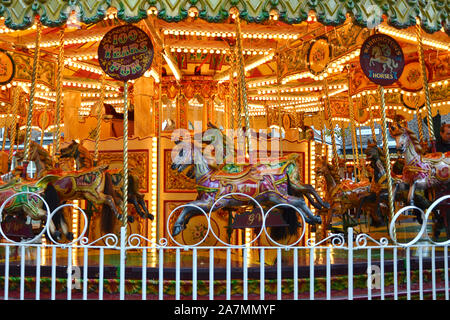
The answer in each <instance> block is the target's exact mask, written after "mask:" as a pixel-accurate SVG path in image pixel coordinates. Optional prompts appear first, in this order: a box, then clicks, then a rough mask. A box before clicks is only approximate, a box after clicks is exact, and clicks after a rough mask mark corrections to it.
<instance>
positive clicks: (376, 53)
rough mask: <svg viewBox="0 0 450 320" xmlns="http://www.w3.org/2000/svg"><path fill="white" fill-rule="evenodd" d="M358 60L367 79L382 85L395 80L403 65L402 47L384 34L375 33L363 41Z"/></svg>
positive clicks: (398, 76) (399, 74)
mask: <svg viewBox="0 0 450 320" xmlns="http://www.w3.org/2000/svg"><path fill="white" fill-rule="evenodd" d="M359 62H360V64H361V68H362V70H363V71H364V74H365V75H366V76H367V77H368V78H369V80H370V81H372V82H374V83H376V84H379V85H382V86H387V85H391V84H393V83H394V82H396V81H397V80H398V79H399V78H400V76H401V74H402V72H403V68H404V66H405V58H404V56H403V51H402V48H401V47H400V45H399V44H398V43H397V42H396V41H395V40H394V39H393V38H391V37H389V36H387V35H384V34H375V35H373V36H370V37H369V38H367V40H366V41H364V43H363V44H362V47H361V54H360V56H359Z"/></svg>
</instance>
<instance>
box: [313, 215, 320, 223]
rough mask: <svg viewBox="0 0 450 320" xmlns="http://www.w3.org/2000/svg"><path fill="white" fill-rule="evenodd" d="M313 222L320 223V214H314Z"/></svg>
mask: <svg viewBox="0 0 450 320" xmlns="http://www.w3.org/2000/svg"><path fill="white" fill-rule="evenodd" d="M313 222H314V223H315V224H321V223H322V218H321V217H320V216H314V217H313Z"/></svg>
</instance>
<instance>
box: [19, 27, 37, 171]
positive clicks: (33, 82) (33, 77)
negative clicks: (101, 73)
mask: <svg viewBox="0 0 450 320" xmlns="http://www.w3.org/2000/svg"><path fill="white" fill-rule="evenodd" d="M36 27H37V28H36V40H35V46H34V57H33V69H32V73H31V88H30V98H29V104H28V113H27V126H26V134H25V144H24V152H23V155H24V162H25V163H28V158H29V152H30V140H31V121H32V119H33V103H34V94H35V91H36V80H37V75H38V73H39V53H40V42H41V21H40V20H39V19H37V21H36ZM24 167H25V170H26V165H25V166H24Z"/></svg>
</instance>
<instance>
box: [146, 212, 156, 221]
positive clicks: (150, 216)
mask: <svg viewBox="0 0 450 320" xmlns="http://www.w3.org/2000/svg"><path fill="white" fill-rule="evenodd" d="M147 218H149V219H150V220H152V221H153V220H155V216H154V215H152V214H148V215H147Z"/></svg>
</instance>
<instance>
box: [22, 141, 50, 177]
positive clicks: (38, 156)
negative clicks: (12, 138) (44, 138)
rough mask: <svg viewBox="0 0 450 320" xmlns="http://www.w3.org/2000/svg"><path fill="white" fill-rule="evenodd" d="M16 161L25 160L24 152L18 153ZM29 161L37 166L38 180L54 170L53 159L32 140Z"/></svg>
mask: <svg viewBox="0 0 450 320" xmlns="http://www.w3.org/2000/svg"><path fill="white" fill-rule="evenodd" d="M15 156H16V160H17V161H19V162H21V161H23V159H24V157H25V156H24V151H23V150H18V151H16V154H15ZM28 160H30V161H33V162H34V163H35V165H36V178H37V179H39V178H42V177H43V176H45V174H46V173H47V172H48V171H51V170H52V169H54V164H53V160H52V157H51V156H50V154H49V152H48V151H47V150H45V149H44V148H43V147H42V146H41V145H40V144H39V143H37V142H35V141H33V140H30V151H29V158H28Z"/></svg>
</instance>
